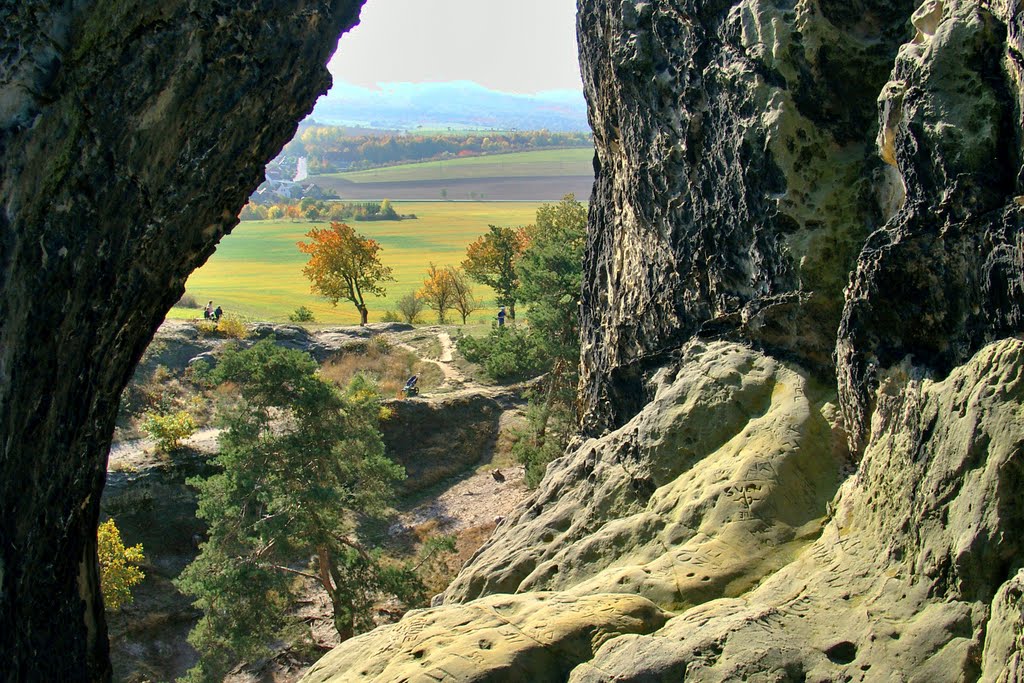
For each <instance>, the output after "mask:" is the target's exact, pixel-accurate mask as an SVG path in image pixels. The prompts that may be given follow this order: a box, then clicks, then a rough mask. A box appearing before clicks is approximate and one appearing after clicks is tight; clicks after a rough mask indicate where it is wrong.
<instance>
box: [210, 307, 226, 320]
mask: <svg viewBox="0 0 1024 683" xmlns="http://www.w3.org/2000/svg"><path fill="white" fill-rule="evenodd" d="M211 303H212V302H211ZM222 315H224V309H223V308H221V307H220V306H218V307H217V310H215V311H214V312H213V322H217V321H219V320H220V317H221V316H222Z"/></svg>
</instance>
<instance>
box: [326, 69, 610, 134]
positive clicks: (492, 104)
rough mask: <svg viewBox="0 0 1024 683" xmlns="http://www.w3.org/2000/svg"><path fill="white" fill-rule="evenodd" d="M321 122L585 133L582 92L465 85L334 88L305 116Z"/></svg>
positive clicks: (386, 85) (348, 124)
mask: <svg viewBox="0 0 1024 683" xmlns="http://www.w3.org/2000/svg"><path fill="white" fill-rule="evenodd" d="M310 118H311V119H315V120H316V121H318V122H320V123H328V124H333V125H343V126H362V127H368V128H378V129H379V128H386V129H399V130H406V131H409V130H415V129H417V128H425V129H429V130H445V129H448V128H452V129H491V130H512V129H520V130H541V129H546V130H551V131H589V130H590V128H589V125H588V124H587V106H586V102H585V101H584V99H583V93H581V92H577V91H574V90H552V91H548V92H542V93H535V94H530V95H521V94H516V93H506V92H500V91H497V90H489V89H488V88H485V87H483V86H481V85H478V84H476V83H473V82H470V81H452V82H447V83H386V84H382V85H381V87H380V88H379V89H370V88H362V87H359V86H354V85H349V84H347V83H340V82H339V83H336V84H335V85H334V87H333V88H331V90H330V92H329V93H327V95H325V96H323V97H321V98H320V101H319V102H317V105H316V108H315V109H314V110H313V113H312V114H311V115H310Z"/></svg>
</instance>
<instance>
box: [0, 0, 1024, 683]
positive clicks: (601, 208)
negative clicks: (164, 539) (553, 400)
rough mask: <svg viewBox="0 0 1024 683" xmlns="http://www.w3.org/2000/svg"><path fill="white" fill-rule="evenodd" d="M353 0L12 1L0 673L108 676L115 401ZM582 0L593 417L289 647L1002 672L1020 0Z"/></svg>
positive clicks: (776, 674)
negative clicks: (527, 476)
mask: <svg viewBox="0 0 1024 683" xmlns="http://www.w3.org/2000/svg"><path fill="white" fill-rule="evenodd" d="M358 5H359V3H358V2H343V1H342V0H335V1H334V2H327V1H324V2H312V1H309V2H287V3H282V2H269V1H267V2H243V3H186V2H163V3H145V2H132V1H130V0H128V1H125V2H113V1H111V2H102V1H100V0H94V1H93V2H77V3H66V4H63V5H59V6H56V7H53V6H50V5H48V4H44V3H41V2H34V1H32V0H29V1H28V2H22V3H19V4H18V5H17V7H16V8H15V9H13V10H12V9H0V16H2V17H3V19H4V21H3V22H0V31H3V32H4V34H3V35H4V37H3V50H2V51H0V157H2V159H3V167H2V175H0V197H2V200H3V211H0V264H2V272H3V280H2V282H3V293H2V296H0V424H2V427H0V429H2V432H0V435H2V437H3V440H2V442H0V501H2V505H0V534H2V536H0V540H2V544H0V584H2V592H0V623H3V624H16V625H17V626H16V628H13V629H11V628H5V629H0V644H2V646H3V648H2V651H3V652H4V653H13V654H10V655H8V659H7V661H6V662H5V665H6V667H7V668H6V670H5V675H6V677H7V678H8V679H9V680H22V679H27V678H28V679H31V678H48V679H52V680H58V679H59V680H75V679H103V678H104V677H106V676H108V675H109V666H108V664H107V662H106V649H105V638H104V626H103V620H102V619H103V617H102V610H101V609H100V607H99V605H98V602H97V597H96V579H95V562H94V559H93V553H94V550H93V548H92V547H91V540H90V539H91V538H93V536H92V534H93V531H94V528H95V522H96V516H97V505H98V498H99V492H100V489H101V487H102V483H103V476H104V475H103V464H104V459H105V453H106V449H107V446H108V444H109V439H110V434H111V429H112V423H113V417H114V411H115V409H116V397H117V395H118V393H119V392H120V389H121V388H122V386H123V385H124V383H125V381H126V380H127V377H128V375H129V372H130V370H131V367H132V365H133V363H134V362H135V360H136V359H137V357H138V355H139V354H140V353H141V350H142V349H143V348H144V346H145V344H146V343H147V341H148V340H149V338H150V336H151V334H152V332H153V330H154V328H155V326H156V325H157V324H158V322H159V321H160V319H161V317H162V316H163V314H164V312H165V311H166V309H167V308H168V307H169V306H170V305H171V303H172V302H173V301H174V300H175V299H176V298H177V296H178V295H179V294H180V293H181V290H182V283H183V282H184V280H185V277H186V276H187V274H188V273H189V272H190V271H191V270H192V269H193V268H195V267H196V266H198V265H199V264H200V263H202V262H203V261H204V260H205V258H207V256H208V255H209V254H210V252H211V250H212V249H213V246H214V245H215V244H216V241H217V240H218V239H219V238H220V237H221V236H222V235H223V234H224V233H225V232H227V231H228V230H229V229H230V228H231V226H232V225H233V224H234V221H235V219H234V216H235V215H236V213H237V210H238V208H239V206H240V205H241V204H242V202H243V201H244V199H245V197H246V196H247V195H248V193H249V191H251V190H252V188H253V187H254V186H255V185H256V183H258V182H259V180H260V174H261V171H262V165H263V163H264V162H265V161H266V160H267V159H268V158H269V157H270V156H272V155H273V153H274V152H275V151H276V150H277V149H278V148H279V147H280V146H281V144H283V143H284V142H285V141H286V140H287V138H288V137H289V135H291V133H292V132H293V131H294V128H295V125H296V122H297V120H298V119H299V118H300V117H301V116H302V115H303V114H304V113H305V112H307V111H308V110H309V108H310V106H311V104H312V100H313V98H314V96H315V95H316V94H317V93H318V92H319V91H321V90H322V89H323V88H324V87H325V85H326V82H327V81H326V79H327V76H326V73H325V71H324V70H323V64H324V62H325V61H326V59H327V56H328V54H329V53H330V51H331V49H332V47H333V44H334V40H335V39H336V38H337V35H338V33H339V32H340V31H342V30H343V29H344V28H345V27H346V26H348V25H350V24H351V23H352V22H353V21H354V20H355V16H356V12H357V10H358ZM578 9H579V13H578V34H579V40H580V60H581V66H582V70H583V76H584V83H585V88H586V94H587V98H588V102H589V106H590V118H591V123H592V126H593V128H594V133H595V141H596V147H597V154H596V159H595V165H596V167H597V181H596V184H595V192H594V196H593V201H592V204H591V207H590V226H589V240H588V246H587V251H586V256H585V264H584V265H585V283H584V289H583V292H582V319H583V340H582V341H583V353H582V358H581V370H582V378H583V379H582V383H581V387H580V398H581V404H582V406H583V407H584V409H585V410H584V413H585V419H584V424H583V425H582V432H583V435H584V437H585V438H583V437H581V439H579V440H578V444H577V445H576V446H575V447H574V448H573V449H572V450H571V451H570V452H569V453H567V454H566V455H565V456H564V457H563V458H562V459H560V460H558V461H556V462H555V463H553V464H552V465H551V467H550V468H549V470H548V473H547V476H546V478H545V480H544V482H543V483H542V484H541V486H540V487H539V489H538V490H537V492H536V493H535V494H534V495H533V496H532V497H531V498H530V499H528V500H527V501H526V503H524V505H523V506H522V507H521V509H520V510H519V511H518V512H517V513H516V514H515V515H512V516H510V517H509V518H508V519H506V521H505V522H503V523H502V525H501V526H500V527H499V528H498V530H497V531H496V532H495V535H494V537H493V538H492V539H491V540H490V541H489V542H488V543H487V544H486V545H485V546H484V547H483V548H482V549H481V550H480V551H479V552H478V553H477V555H476V556H475V557H474V558H473V559H472V560H471V561H470V562H469V563H468V565H467V566H466V567H465V568H464V569H463V571H462V573H461V574H460V575H459V577H458V578H457V579H456V580H455V582H454V583H453V584H452V586H451V587H449V589H448V590H447V591H446V592H445V593H444V594H443V595H442V597H441V598H440V599H439V602H440V604H439V605H438V606H437V607H434V608H431V609H430V610H427V611H420V612H416V613H413V614H410V615H408V616H407V617H406V618H405V619H404V620H403V621H402V622H401V623H399V624H397V625H394V626H391V627H387V628H384V629H379V630H377V631H374V632H371V633H369V634H365V635H363V636H360V637H358V638H355V639H353V640H351V641H349V642H347V643H345V644H343V645H342V646H341V647H340V648H339V649H338V650H337V651H335V652H334V653H332V654H330V655H329V656H328V657H326V658H325V659H324V660H323V661H322V662H321V663H320V664H319V665H318V666H317V667H316V668H314V670H313V671H311V672H310V674H309V680H337V681H353V680H368V681H369V680H373V681H381V682H384V681H392V680H400V679H409V680H420V679H423V680H472V681H502V680H519V679H523V680H525V679H529V680H538V681H546V680H551V681H563V680H571V681H612V680H614V681H650V680H680V679H682V678H683V676H684V675H685V677H686V680H734V679H742V678H744V677H746V678H747V679H749V680H758V677H761V678H764V679H766V680H768V679H770V680H804V679H814V680H838V679H841V680H894V679H899V678H900V677H907V676H909V675H911V674H913V675H916V676H920V677H921V678H922V679H927V680H937V681H944V680H992V681H997V680H998V681H1011V680H1019V679H1020V678H1021V677H1022V676H1024V655H1022V640H1021V637H1020V634H1021V632H1022V629H1024V619H1022V617H1021V594H1022V582H1024V578H1022V577H1024V562H1022V549H1021V547H1020V542H1019V529H1020V528H1021V524H1022V522H1024V496H1022V493H1021V492H1022V490H1024V437H1022V434H1024V422H1022V419H1024V418H1022V415H1024V413H1022V412H1021V409H1020V406H1021V404H1022V402H1024V388H1022V378H1024V342H1022V341H1021V339H1020V335H1021V333H1022V331H1024V320H1022V316H1024V275H1022V272H1024V229H1022V211H1024V209H1022V208H1021V206H1022V204H1024V200H1022V199H1021V197H1022V196H1024V188H1022V187H1021V185H1022V182H1024V180H1022V179H1024V171H1022V168H1021V160H1022V156H1024V155H1022V147H1021V146H1022V132H1024V122H1022V119H1021V117H1022V101H1024V100H1022V78H1021V76H1022V62H1021V58H1020V55H1021V54H1022V53H1024V45H1021V42H1022V36H1024V17H1022V10H1021V9H1020V7H1019V3H1017V2H1011V1H1010V0H995V1H993V2H988V1H985V2H982V1H981V0H925V2H923V3H920V4H919V3H917V2H916V1H913V0H898V1H895V2H893V1H888V0H887V1H883V0H857V1H855V2H849V1H847V2H839V1H838V0H796V1H795V2H794V1H791V0H789V1H781V0H716V1H713V2H702V1H698V0H644V1H637V0H579V2H578ZM268 83H269V84H272V87H268ZM54 652H59V653H61V654H62V656H61V657H54V656H53V653H54Z"/></svg>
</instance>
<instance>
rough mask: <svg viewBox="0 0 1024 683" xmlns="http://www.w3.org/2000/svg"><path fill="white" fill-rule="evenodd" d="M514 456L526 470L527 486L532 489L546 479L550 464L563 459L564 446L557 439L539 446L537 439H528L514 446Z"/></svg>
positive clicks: (521, 440)
mask: <svg viewBox="0 0 1024 683" xmlns="http://www.w3.org/2000/svg"><path fill="white" fill-rule="evenodd" d="M512 455H514V456H515V458H516V460H518V461H519V463H520V464H521V465H523V467H525V468H526V471H525V480H526V485H527V486H529V487H530V488H531V489H532V488H534V487H536V486H537V484H539V483H540V480H541V479H543V478H544V472H546V471H547V468H548V463H550V462H551V461H552V460H554V459H555V458H558V457H561V455H562V446H561V444H560V443H559V442H558V441H557V440H555V439H548V440H545V441H544V442H543V443H540V444H538V443H537V442H536V440H535V439H533V438H529V437H527V438H523V439H520V440H519V441H517V442H516V444H515V445H514V446H512Z"/></svg>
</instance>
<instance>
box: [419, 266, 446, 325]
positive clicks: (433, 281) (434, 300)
mask: <svg viewBox="0 0 1024 683" xmlns="http://www.w3.org/2000/svg"><path fill="white" fill-rule="evenodd" d="M419 297H420V298H421V299H422V300H423V302H424V303H425V304H426V306H427V308H429V309H431V310H433V311H437V322H438V323H439V324H441V325H444V324H445V323H446V322H448V321H447V318H446V317H445V313H446V312H447V311H448V309H450V308H452V307H454V302H455V287H454V283H452V276H451V272H450V269H448V268H438V267H437V266H436V265H434V264H433V263H431V264H430V268H428V269H427V278H426V279H425V280H424V281H423V288H422V289H421V290H420V291H419Z"/></svg>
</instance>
